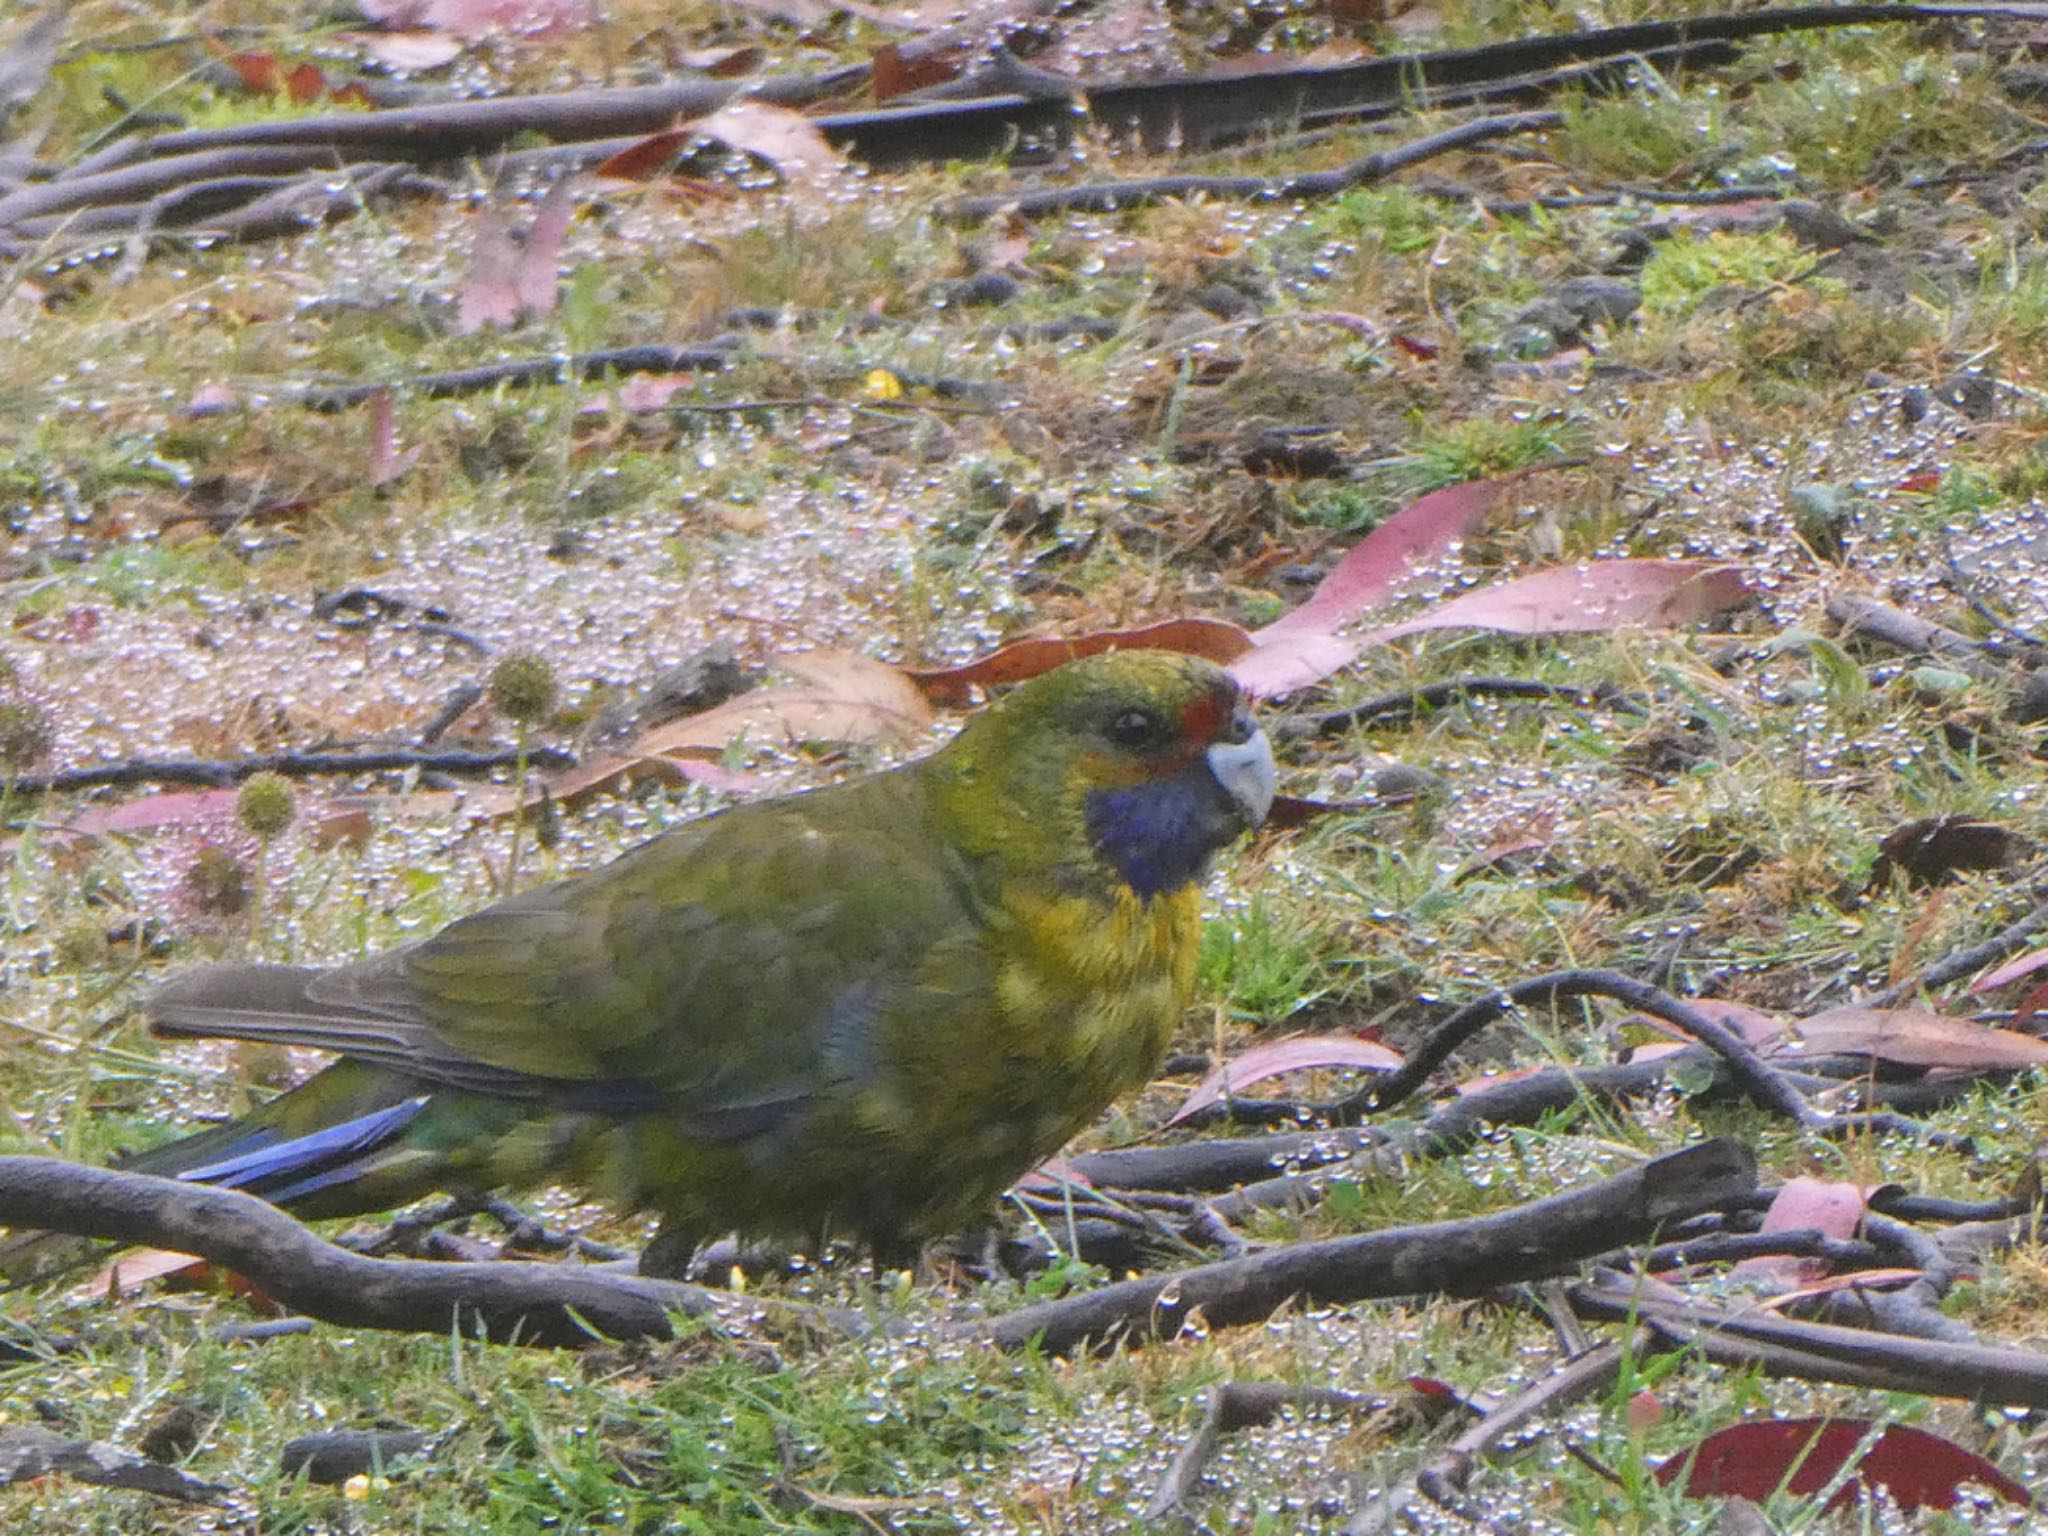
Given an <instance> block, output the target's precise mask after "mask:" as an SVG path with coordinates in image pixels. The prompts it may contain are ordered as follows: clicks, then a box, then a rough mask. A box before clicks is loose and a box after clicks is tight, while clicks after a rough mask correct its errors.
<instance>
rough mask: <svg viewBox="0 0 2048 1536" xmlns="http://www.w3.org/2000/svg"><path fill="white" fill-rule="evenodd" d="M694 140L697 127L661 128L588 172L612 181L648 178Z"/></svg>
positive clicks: (660, 172)
mask: <svg viewBox="0 0 2048 1536" xmlns="http://www.w3.org/2000/svg"><path fill="white" fill-rule="evenodd" d="M696 141H697V130H696V129H695V128H693V127H686V126H680V125H679V126H677V127H674V128H664V129H662V130H661V131H660V132H659V133H650V134H648V135H647V137H646V138H644V139H641V140H640V141H639V142H638V143H634V144H628V145H627V146H626V147H625V148H624V149H622V150H620V151H618V153H616V154H614V155H611V156H609V157H608V158H606V159H604V160H602V161H600V162H599V163H598V165H597V167H596V168H595V169H594V170H593V171H592V172H591V174H592V175H594V176H602V177H605V178H607V179H609V180H612V181H652V180H653V179H654V178H655V177H657V176H659V175H661V174H663V173H664V172H665V171H667V170H668V168H669V167H670V166H672V165H674V164H675V163H676V157H677V156H678V155H680V154H682V152H683V151H684V150H685V149H688V148H689V147H690V145H692V144H694V143H695V142H696Z"/></svg>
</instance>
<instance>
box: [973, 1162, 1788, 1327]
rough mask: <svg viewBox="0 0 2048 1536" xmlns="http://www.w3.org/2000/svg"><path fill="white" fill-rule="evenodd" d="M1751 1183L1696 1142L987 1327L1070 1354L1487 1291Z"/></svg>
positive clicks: (1638, 1233) (1084, 1297) (1735, 1165)
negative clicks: (1278, 1313) (1495, 1200)
mask: <svg viewBox="0 0 2048 1536" xmlns="http://www.w3.org/2000/svg"><path fill="white" fill-rule="evenodd" d="M1755 1187H1756V1162H1755V1159H1754V1158H1753V1157H1752V1156H1751V1155H1750V1153H1749V1150H1748V1148H1746V1147H1744V1146H1742V1145H1741V1144H1740V1143H1738V1142H1734V1141H1729V1140H1726V1139H1722V1140H1717V1141H1708V1142H1702V1143H1700V1144H1698V1145H1696V1146H1692V1147H1687V1148H1685V1149H1683V1150H1681V1151H1678V1152H1673V1153H1669V1154H1667V1155H1665V1156H1663V1157H1659V1158H1656V1159H1654V1160H1653V1161H1651V1162H1648V1163H1645V1164H1643V1165H1642V1166H1641V1167H1638V1168H1631V1169H1629V1170H1627V1171H1626V1172H1624V1173H1619V1174H1616V1175H1614V1176H1613V1177H1611V1178H1606V1179H1602V1180H1600V1181H1599V1182H1597V1183H1594V1184H1589V1185H1587V1186H1586V1187H1584V1188H1582V1189H1574V1190H1569V1191H1567V1192H1566V1193H1564V1194H1561V1195H1552V1196H1550V1197H1549V1198H1547V1199H1543V1200H1537V1201H1534V1202H1532V1203H1530V1204H1527V1205H1519V1206H1514V1207H1512V1208H1510V1209H1508V1210H1505V1211H1496V1212H1494V1213H1492V1214H1491V1215H1487V1216H1475V1217H1470V1218H1467V1219H1465V1220H1461V1221H1439V1222H1431V1223H1428V1224H1426V1225H1423V1226H1416V1227H1397V1228H1392V1229H1389V1230H1387V1231H1382V1232H1368V1233H1365V1234H1363V1235H1362V1236H1357V1237H1339V1238H1331V1239H1328V1240H1325V1241H1322V1242H1311V1243H1292V1244H1289V1245H1287V1246H1286V1247H1282V1248H1275V1249H1273V1250H1271V1251H1269V1252H1266V1253H1260V1254H1254V1255H1252V1256H1251V1257H1249V1258H1242V1259H1226V1260H1225V1261H1223V1262H1222V1263H1220V1264H1204V1265H1200V1266H1198V1267H1196V1268H1194V1269H1184V1270H1180V1271H1178V1272H1177V1273H1171V1274H1163V1275H1147V1276H1143V1277H1141V1278H1139V1279H1136V1280H1126V1281H1123V1282H1121V1283H1120V1284H1117V1285H1109V1286H1104V1287H1103V1288H1102V1289H1101V1290H1098V1291H1086V1292H1083V1293H1082V1294H1080V1295H1078V1296H1069V1297H1066V1298H1064V1299H1062V1300H1060V1301H1052V1302H1045V1303H1042V1304H1041V1305H1038V1306H1033V1307H1024V1308H1021V1309H1020V1310H1018V1311H1016V1312H1012V1313H1010V1314H1008V1315H1007V1316H1004V1317H1000V1318H997V1319H995V1320H994V1322H992V1323H991V1324H989V1325H988V1327H987V1329H986V1332H985V1333H984V1335H983V1336H984V1337H986V1338H987V1339H989V1340H990V1341H991V1342H992V1343H994V1344H995V1345H996V1346H997V1347H998V1348H1001V1349H1021V1348H1022V1347H1024V1346H1025V1345H1027V1344H1029V1343H1031V1342H1032V1341H1033V1340H1034V1339H1036V1340H1040V1341H1042V1342H1041V1345H1040V1347H1041V1348H1043V1349H1044V1350H1045V1352H1046V1353H1047V1354H1051V1355H1064V1354H1071V1353H1073V1352H1074V1351H1076V1350H1079V1349H1081V1348H1083V1347H1087V1346H1101V1345H1104V1344H1107V1343H1110V1342H1113V1341H1116V1340H1119V1339H1121V1340H1123V1341H1124V1342H1126V1343H1130V1344H1137V1343H1141V1342H1143V1341H1144V1340H1146V1339H1148V1338H1159V1337H1164V1338H1171V1337H1173V1335H1174V1334H1176V1333H1177V1332H1179V1330H1180V1328H1181V1326H1182V1324H1183V1323H1185V1322H1186V1321H1187V1320H1188V1318H1189V1317H1190V1316H1191V1315H1192V1314H1193V1313H1195V1312H1196V1311H1198V1310H1199V1311H1200V1313H1201V1315H1202V1318H1203V1320H1204V1321H1205V1322H1206V1323H1207V1324H1208V1325H1209V1326H1211V1327H1219V1328H1221V1327H1228V1326H1231V1325H1233V1324H1237V1323H1250V1322H1256V1321H1258V1320H1259V1319H1260V1318H1263V1317H1266V1316H1268V1315H1269V1314H1270V1313H1272V1312H1273V1311H1274V1309H1276V1308H1277V1307H1279V1306H1281V1305H1282V1304H1283V1303H1284V1302H1286V1301H1287V1300H1288V1299H1289V1298H1290V1297H1294V1296H1301V1297H1305V1298H1306V1299H1307V1300H1308V1301H1309V1302H1311V1303H1312V1304H1319V1305H1329V1304H1332V1303H1342V1302H1351V1301H1362V1300H1364V1299H1366V1298H1368V1297H1373V1296H1409V1295H1415V1294H1418V1293H1422V1292H1452V1293H1458V1292H1470V1291H1479V1290H1485V1289H1487V1288H1488V1287H1491V1286H1496V1285H1504V1284H1508V1283H1510V1282H1512V1281H1516V1280H1527V1279H1533V1278H1536V1277H1538V1276H1542V1275H1552V1274H1556V1273H1558V1272H1559V1271H1560V1270H1563V1269H1567V1268H1569V1267H1570V1266H1571V1265H1572V1264H1573V1263H1575V1262H1576V1261H1578V1260H1579V1259H1582V1258H1585V1257H1587V1256H1588V1255H1591V1254H1597V1253H1604V1252H1606V1251H1607V1250H1609V1249H1611V1248H1616V1247H1620V1246H1623V1245H1625V1244H1628V1243H1632V1242H1640V1241H1641V1240H1643V1239H1644V1238H1646V1237H1648V1236H1650V1235H1652V1234H1653V1233H1655V1232H1656V1231H1658V1230H1659V1229H1660V1228H1662V1227H1664V1226H1665V1225H1667V1224H1668V1223H1670V1222H1674V1221H1680V1220H1683V1219H1684V1218H1685V1217H1688V1216H1694V1215H1697V1214H1699V1213H1700V1212H1702V1211H1708V1210H1715V1209H1718V1208H1719V1207H1721V1206H1722V1205H1724V1204H1726V1203H1727V1202H1728V1201H1730V1200H1735V1199H1739V1198H1741V1197H1742V1196H1744V1195H1747V1194H1748V1193H1749V1192H1750V1191H1751V1190H1753V1189H1754V1188H1755Z"/></svg>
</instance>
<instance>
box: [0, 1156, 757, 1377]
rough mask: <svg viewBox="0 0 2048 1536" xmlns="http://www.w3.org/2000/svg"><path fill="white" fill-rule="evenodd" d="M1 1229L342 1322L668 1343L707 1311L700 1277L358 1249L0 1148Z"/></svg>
mask: <svg viewBox="0 0 2048 1536" xmlns="http://www.w3.org/2000/svg"><path fill="white" fill-rule="evenodd" d="M0 1225H4V1226H8V1227H14V1228H17V1229H28V1228H40V1229H43V1230H46V1231H53V1232H63V1233H69V1234H70V1235H72V1236H75V1237H87V1238H96V1239H103V1240H108V1241H112V1242H117V1243H139V1244H144V1245H147V1246H149V1247H154V1248H166V1249H169V1250H171V1251H172V1252H174V1253H190V1254H195V1255H197V1256H198V1257H200V1258H202V1259H205V1260H206V1261H207V1262H209V1263H211V1264H216V1265H218V1266H220V1267H221V1268H223V1269H229V1270H233V1271H234V1272H235V1273H237V1274H239V1275H241V1276H242V1277H243V1278H245V1279H246V1280H248V1281H249V1282H250V1284H252V1285H254V1286H255V1287H256V1288H257V1289H258V1290H261V1291H263V1292H265V1293H266V1294H267V1295H269V1296H272V1297H274V1298H275V1299H276V1300H277V1301H278V1302H279V1303H281V1304H282V1305H284V1306H286V1307H289V1308H291V1309H292V1310H293V1311H295V1312H303V1313H305V1314H306V1315H307V1316H309V1317H314V1318H318V1319H319V1320H320V1321H322V1322H329V1323H338V1324H340V1325H342V1326H343V1327H350V1328H377V1329H384V1330H388V1331H391V1332H398V1333H438V1334H443V1335H445V1334H446V1333H447V1332H448V1331H449V1330H450V1329H451V1328H453V1329H455V1330H456V1331H457V1332H459V1333H464V1334H481V1335H482V1336H483V1337H485V1338H489V1339H494V1340H499V1341H503V1342H508V1343H513V1342H516V1343H521V1344H534V1345H543V1346H549V1345H552V1346H560V1347H566V1348H572V1349H573V1348H580V1347H582V1346H584V1345H587V1344H591V1343H594V1342H596V1341H597V1340H598V1339H599V1338H611V1339H666V1338H671V1337H673V1336H674V1329H673V1327H672V1326H671V1324H670V1322H669V1317H668V1314H669V1313H670V1312H671V1311H679V1312H688V1313H692V1314H695V1315H704V1314H707V1313H711V1312H713V1311H715V1310H716V1307H717V1302H716V1299H715V1298H714V1296H713V1294H712V1293H711V1292H709V1291H706V1290H703V1289H701V1288H700V1287H697V1286H691V1285H681V1284H677V1283H675V1282H672V1281H666V1280H653V1279H648V1278H646V1277H643V1276H637V1275H626V1274H617V1273H612V1272H609V1271H604V1270H596V1269H590V1268H587V1267H584V1266H581V1265H572V1264H532V1263H519V1262H516V1261H504V1262H498V1263H479V1264H423V1263H416V1262H411V1261H407V1260H404V1259H372V1258H365V1257H364V1256H362V1255H361V1254H356V1253H350V1252H349V1251H348V1250H347V1249H345V1248H337V1247H336V1246H335V1245H334V1244H332V1243H330V1242H327V1241H325V1240H324V1239H322V1238H320V1237H318V1236H316V1235H315V1234H314V1233H313V1232H311V1231H310V1230H308V1229H307V1228H306V1227H304V1226H301V1225H300V1224H299V1223H298V1222H297V1221H295V1220H293V1219H292V1218H291V1217H290V1216H288V1215H286V1214H285V1213H284V1212H283V1211H281V1210H279V1209H278V1208H277V1207H276V1206H274V1205H270V1204H267V1203H266V1202H264V1201H262V1200H259V1199H257V1198H256V1197H255V1196H254V1195H246V1194H243V1193H241V1192H240V1191H238V1190H232V1189H211V1188H208V1187H207V1186H205V1185H203V1184H189V1183H185V1182H183V1181H182V1180H178V1179H164V1178H158V1177H156V1176H155V1175H153V1174H146V1173H123V1172H120V1171H118V1170H115V1169H111V1168H89V1167H85V1166H83V1165H81V1164H77V1163H68V1162H64V1161H62V1160H61V1159H58V1158H53V1157H0Z"/></svg>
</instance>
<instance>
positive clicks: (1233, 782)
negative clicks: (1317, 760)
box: [1208, 715, 1273, 827]
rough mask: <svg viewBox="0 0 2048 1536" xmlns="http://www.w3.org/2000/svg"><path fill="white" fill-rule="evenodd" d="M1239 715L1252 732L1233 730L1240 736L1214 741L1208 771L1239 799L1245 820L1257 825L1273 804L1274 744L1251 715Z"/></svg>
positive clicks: (1232, 795) (1232, 797)
mask: <svg viewBox="0 0 2048 1536" xmlns="http://www.w3.org/2000/svg"><path fill="white" fill-rule="evenodd" d="M1240 718H1241V720H1242V722H1243V725H1244V726H1248V727H1249V728H1250V733H1249V734H1244V732H1243V730H1242V729H1239V730H1233V731H1232V732H1231V734H1232V735H1234V736H1239V737H1240V739H1239V740H1237V741H1218V742H1214V743H1212V744H1211V745H1210V747H1209V751H1208V758H1209V772H1211V773H1212V774H1214V775H1215V776H1216V782H1217V783H1218V784H1221V785H1222V786H1223V788H1224V790H1225V791H1226V792H1227V793H1228V794H1229V796H1230V798H1231V799H1233V800H1235V801H1236V802H1237V803H1238V806H1239V807H1240V808H1241V809H1242V810H1243V811H1244V816H1245V820H1246V821H1248V822H1250V823H1251V824H1252V825H1253V826H1254V827H1257V826H1260V825H1262V824H1263V823H1264V822H1265V820H1266V812H1268V811H1270V810H1271V809H1272V808H1273V748H1272V746H1271V744H1270V743H1268V742H1267V740H1266V733H1265V732H1264V731H1262V730H1260V729H1259V727H1258V726H1257V724H1255V723H1254V722H1253V721H1252V720H1251V717H1250V716H1248V715H1247V716H1242V717H1240Z"/></svg>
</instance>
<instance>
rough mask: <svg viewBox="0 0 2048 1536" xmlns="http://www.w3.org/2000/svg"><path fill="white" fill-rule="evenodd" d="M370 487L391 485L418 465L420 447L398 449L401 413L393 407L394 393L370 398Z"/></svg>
mask: <svg viewBox="0 0 2048 1536" xmlns="http://www.w3.org/2000/svg"><path fill="white" fill-rule="evenodd" d="M371 400H372V406H371V412H372V414H371V419H370V485H371V486H372V487H373V488H376V487H381V486H386V485H390V484H391V483H392V482H393V481H395V480H398V479H400V478H401V477H402V476H404V475H405V474H407V473H408V472H409V471H410V470H411V469H412V467H413V466H414V465H415V464H417V463H419V461H420V452H421V450H420V449H418V448H416V447H415V448H407V449H404V450H401V449H400V448H399V446H398V414H397V411H396V409H395V408H394V407H393V406H392V404H391V391H390V390H388V389H380V390H378V391H377V393H376V394H375V395H373V396H372V397H371Z"/></svg>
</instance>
